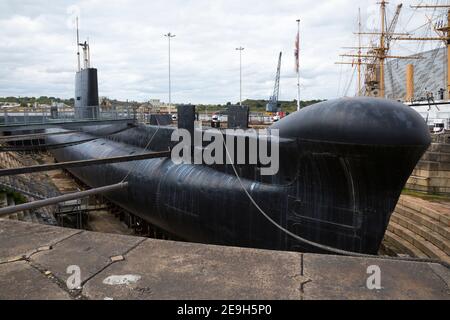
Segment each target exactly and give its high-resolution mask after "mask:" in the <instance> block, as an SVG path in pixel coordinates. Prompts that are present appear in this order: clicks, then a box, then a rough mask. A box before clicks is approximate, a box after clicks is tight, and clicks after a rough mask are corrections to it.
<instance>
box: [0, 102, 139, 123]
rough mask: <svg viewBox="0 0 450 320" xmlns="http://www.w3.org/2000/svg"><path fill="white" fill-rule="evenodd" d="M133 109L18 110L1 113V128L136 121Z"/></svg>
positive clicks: (2, 111) (6, 110)
mask: <svg viewBox="0 0 450 320" xmlns="http://www.w3.org/2000/svg"><path fill="white" fill-rule="evenodd" d="M135 119H136V113H135V111H134V109H133V108H132V107H122V108H115V109H102V108H101V107H98V106H93V107H84V108H54V107H52V108H43V109H34V110H33V109H30V108H16V109H2V110H1V111H0V126H1V125H4V126H7V125H35V124H52V123H66V122H79V121H104V120H135Z"/></svg>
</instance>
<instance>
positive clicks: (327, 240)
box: [46, 66, 431, 254]
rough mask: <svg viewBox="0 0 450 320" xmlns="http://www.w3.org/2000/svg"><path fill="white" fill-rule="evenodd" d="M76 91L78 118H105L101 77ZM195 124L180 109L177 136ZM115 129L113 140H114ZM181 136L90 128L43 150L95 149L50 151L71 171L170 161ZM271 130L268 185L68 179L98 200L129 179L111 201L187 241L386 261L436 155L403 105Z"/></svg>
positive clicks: (313, 109)
mask: <svg viewBox="0 0 450 320" xmlns="http://www.w3.org/2000/svg"><path fill="white" fill-rule="evenodd" d="M75 87H76V90H75V91H76V97H75V115H76V116H77V117H79V118H82V119H86V118H94V119H95V118H96V117H98V114H99V110H98V108H99V106H98V84H97V70H96V69H93V68H90V66H87V67H86V68H85V69H80V70H79V71H78V72H77V75H76V81H75ZM194 116H195V107H194V106H180V107H179V108H178V117H179V119H178V120H179V121H178V122H179V127H181V128H187V129H188V130H190V131H191V132H193V131H195V130H199V129H195V128H194ZM244 127H245V125H244ZM108 129H110V130H112V131H113V132H112V133H111V134H110V135H107V136H106V135H105V134H104V132H105V130H108ZM176 129H177V128H176V127H174V126H163V125H142V124H139V125H135V126H132V127H123V128H118V127H114V128H111V127H105V126H100V127H84V128H80V133H76V134H67V135H50V136H48V137H47V138H46V139H47V144H49V145H59V144H67V143H70V142H76V141H88V142H85V143H80V144H74V145H70V146H67V147H64V148H60V149H52V150H51V152H52V154H53V156H54V157H55V159H56V160H57V161H60V162H63V161H74V160H85V159H93V158H106V157H114V156H122V155H131V154H139V153H145V152H151V151H155V152H157V151H167V150H168V149H170V148H173V146H174V142H173V141H171V136H172V133H173V131H174V130H176ZM274 129H277V130H278V132H279V141H277V144H278V147H279V158H280V166H279V171H278V173H277V174H275V175H272V176H264V175H262V174H261V170H262V166H261V164H255V165H235V166H233V165H230V164H223V165H217V164H213V165H205V164H201V165H195V164H175V163H174V162H173V161H172V160H171V159H170V158H160V159H150V160H142V161H135V162H130V163H117V164H107V165H101V166H91V167H84V168H73V169H69V171H70V172H71V173H72V174H73V175H74V176H75V177H77V178H78V179H80V180H81V181H83V182H84V183H85V184H86V185H88V186H90V187H93V188H94V187H101V186H105V185H110V184H115V183H119V182H121V181H124V180H125V179H126V181H127V182H128V188H127V189H125V190H121V191H115V192H111V193H108V194H106V195H105V197H106V198H107V199H109V200H110V201H111V202H113V203H115V204H117V205H119V206H120V207H122V208H124V209H126V210H127V211H129V212H130V213H132V214H134V215H136V216H137V217H139V218H141V219H143V220H144V221H146V222H148V223H150V224H152V225H154V226H157V227H158V228H160V229H162V230H165V231H167V232H168V233H170V234H172V235H176V236H177V237H179V238H180V239H183V240H186V241H191V242H199V243H208V244H218V245H228V246H241V247H252V248H262V249H273V250H288V251H302V252H320V253H323V252H326V251H327V250H324V249H323V248H322V247H320V246H328V247H332V248H335V249H339V250H345V251H349V252H354V253H363V254H377V252H378V250H379V247H380V244H381V242H382V240H383V237H384V234H385V231H386V228H387V226H388V223H389V219H390V216H391V214H392V212H393V211H394V209H395V206H396V204H397V202H398V199H399V197H400V194H401V192H402V189H403V187H404V185H405V183H406V181H407V179H408V177H409V176H410V175H411V173H412V171H413V169H414V167H415V166H416V164H417V162H418V161H419V159H420V158H421V157H422V155H423V154H424V152H425V151H426V150H427V148H428V147H429V145H430V143H431V137H430V134H429V131H428V127H427V125H426V124H425V122H424V120H423V119H422V118H421V116H420V115H419V114H418V113H416V112H415V111H414V110H412V109H411V108H408V107H406V106H405V105H403V104H401V103H398V102H395V101H390V100H385V99H378V98H343V99H337V100H331V101H326V102H322V103H318V104H315V105H312V106H310V107H307V108H304V109H302V110H300V111H298V112H295V113H293V114H290V115H289V116H287V117H286V118H284V119H282V120H280V121H279V122H277V123H275V124H273V125H272V126H271V127H270V128H269V132H271V130H274ZM58 130H59V129H58ZM61 130H63V129H61ZM99 132H102V134H100V133H99ZM222 134H223V135H228V134H229V133H227V132H223V133H222ZM269 140H270V137H269ZM249 145H250V141H249V139H247V140H246V148H245V153H246V156H247V157H248V156H249V155H250V154H251V152H254V150H252V149H251V148H249V147H248V146H249ZM225 151H226V150H225ZM263 213H265V214H266V215H267V216H265V215H264V214H263ZM270 220H272V221H270ZM274 223H275V224H276V225H275V224H274ZM277 225H278V226H279V227H277ZM286 230H288V231H289V232H288V233H286V232H285V231H286ZM289 233H290V234H289ZM292 234H293V235H297V236H298V237H301V238H302V239H307V240H308V241H306V242H305V241H301V239H299V238H297V237H293V236H292ZM311 243H313V244H311ZM314 243H315V244H318V245H319V246H315V245H314Z"/></svg>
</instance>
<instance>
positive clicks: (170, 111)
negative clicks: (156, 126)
mask: <svg viewBox="0 0 450 320" xmlns="http://www.w3.org/2000/svg"><path fill="white" fill-rule="evenodd" d="M164 36H165V37H167V39H169V113H172V81H171V80H172V79H171V66H170V40H171V39H172V38H175V37H176V36H175V35H174V34H171V33H170V32H169V33H168V34H165V35H164Z"/></svg>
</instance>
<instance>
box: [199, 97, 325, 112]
mask: <svg viewBox="0 0 450 320" xmlns="http://www.w3.org/2000/svg"><path fill="white" fill-rule="evenodd" d="M322 101H324V100H307V101H303V100H302V101H300V106H301V108H305V107H308V106H310V105H313V104H316V103H319V102H322ZM267 103H269V101H268V100H251V99H247V100H245V101H242V104H243V105H244V106H248V107H249V108H250V111H251V112H265V111H266V105H267ZM279 104H280V108H281V110H282V111H284V112H294V111H297V100H293V101H280V102H279ZM229 105H232V103H231V102H228V103H227V104H224V105H220V104H218V105H216V104H209V105H199V106H198V107H197V109H198V111H199V112H202V111H206V110H208V111H220V110H225V109H226V107H227V106H229Z"/></svg>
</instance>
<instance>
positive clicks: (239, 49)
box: [236, 47, 244, 106]
mask: <svg viewBox="0 0 450 320" xmlns="http://www.w3.org/2000/svg"><path fill="white" fill-rule="evenodd" d="M236 50H238V51H239V86H240V91H239V92H240V93H239V104H240V105H241V106H242V51H244V48H242V47H239V48H236Z"/></svg>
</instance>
